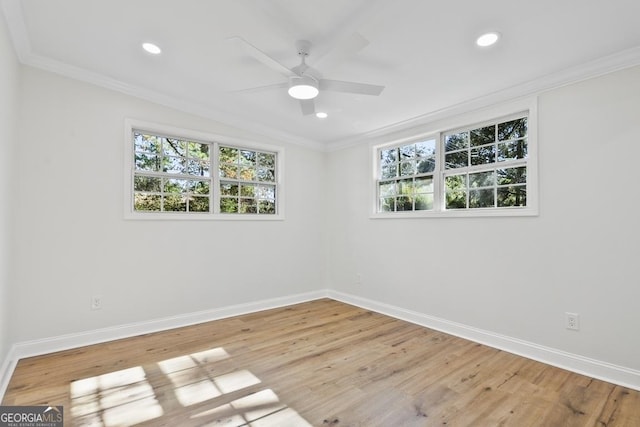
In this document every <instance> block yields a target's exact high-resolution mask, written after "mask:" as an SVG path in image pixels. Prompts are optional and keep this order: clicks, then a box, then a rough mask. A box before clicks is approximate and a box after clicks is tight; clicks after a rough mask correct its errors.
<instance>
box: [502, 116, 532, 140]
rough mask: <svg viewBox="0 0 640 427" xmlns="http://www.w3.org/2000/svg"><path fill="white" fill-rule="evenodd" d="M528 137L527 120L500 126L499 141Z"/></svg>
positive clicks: (514, 121)
mask: <svg viewBox="0 0 640 427" xmlns="http://www.w3.org/2000/svg"><path fill="white" fill-rule="evenodd" d="M525 136H527V118H526V117H523V118H521V119H517V120H512V121H510V122H504V123H500V124H498V141H505V140H507V139H516V138H523V137H525Z"/></svg>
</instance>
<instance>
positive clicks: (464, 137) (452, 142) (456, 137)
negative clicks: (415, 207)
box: [444, 132, 469, 151]
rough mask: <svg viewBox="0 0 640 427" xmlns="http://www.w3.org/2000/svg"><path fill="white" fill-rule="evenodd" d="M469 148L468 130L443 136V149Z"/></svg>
mask: <svg viewBox="0 0 640 427" xmlns="http://www.w3.org/2000/svg"><path fill="white" fill-rule="evenodd" d="M463 148H469V132H461V133H456V134H453V135H446V136H445V137H444V151H453V150H461V149H463Z"/></svg>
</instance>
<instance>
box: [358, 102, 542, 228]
mask: <svg viewBox="0 0 640 427" xmlns="http://www.w3.org/2000/svg"><path fill="white" fill-rule="evenodd" d="M519 114H527V116H528V119H527V120H528V124H527V145H528V157H527V160H526V164H527V206H526V207H517V208H510V207H503V208H477V209H450V210H445V209H444V188H443V185H444V176H445V175H446V174H451V170H450V169H444V168H443V167H442V164H443V162H444V150H443V148H442V136H443V135H444V133H451V132H455V131H456V130H467V129H469V127H475V126H476V125H478V127H481V126H482V125H483V124H491V123H495V122H497V121H502V119H503V118H505V119H508V118H510V117H515V116H517V115H519ZM402 134H403V137H400V138H395V139H394V138H393V135H391V138H390V139H391V140H389V139H387V141H386V142H378V143H375V142H373V143H371V144H370V152H371V162H370V168H371V169H370V176H371V191H370V200H371V204H370V215H369V218H371V219H390V218H394V219H401V218H470V217H522V216H538V215H539V208H538V108H537V97H527V98H522V99H519V100H515V101H511V102H508V103H503V104H500V105H494V106H491V107H487V108H484V109H481V110H476V111H472V112H468V113H464V114H459V115H456V116H452V117H448V118H444V119H441V120H437V121H435V122H433V123H431V124H429V125H424V126H418V127H415V128H413V130H406V131H404V132H402ZM407 135H409V136H407ZM426 139H435V140H436V171H435V173H434V180H433V181H434V208H433V210H430V211H396V212H378V203H379V201H378V167H379V163H378V162H379V159H378V153H379V150H381V149H384V148H390V147H393V146H400V145H403V144H410V143H411V142H417V141H421V140H426Z"/></svg>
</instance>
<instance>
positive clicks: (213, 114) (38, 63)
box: [0, 0, 640, 152]
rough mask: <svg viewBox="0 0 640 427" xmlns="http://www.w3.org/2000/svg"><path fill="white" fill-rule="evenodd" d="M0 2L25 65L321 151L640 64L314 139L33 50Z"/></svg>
mask: <svg viewBox="0 0 640 427" xmlns="http://www.w3.org/2000/svg"><path fill="white" fill-rule="evenodd" d="M0 8H1V9H2V11H3V13H4V16H5V19H6V21H7V26H8V28H9V33H10V37H11V41H12V43H13V46H14V49H15V51H16V54H17V56H18V60H19V61H20V62H21V63H22V64H24V65H28V66H31V67H34V68H39V69H42V70H45V71H49V72H53V73H56V74H59V75H62V76H65V77H69V78H72V79H76V80H79V81H83V82H86V83H90V84H94V85H96V86H100V87H103V88H106V89H111V90H114V91H118V92H121V93H124V94H126V95H130V96H133V97H136V98H140V99H143V100H146V101H150V102H153V103H156V104H159V105H163V106H166V107H170V108H173V109H176V110H179V111H183V112H186V113H189V114H193V115H196V116H199V117H203V118H206V119H209V120H214V121H217V122H219V123H222V124H225V125H229V126H232V127H235V128H238V129H242V130H245V131H249V132H253V133H257V134H261V135H264V136H267V137H269V138H273V139H275V140H278V141H282V142H287V143H290V144H293V145H299V146H304V147H307V148H310V149H313V150H317V151H326V152H331V151H337V150H341V149H344V148H348V147H352V146H355V145H360V144H366V143H369V142H370V141H371V140H372V139H378V138H384V137H386V136H391V135H392V134H393V133H395V132H400V131H407V130H410V129H412V128H419V127H420V126H424V125H426V124H429V123H432V122H435V121H438V120H442V119H447V118H451V117H455V116H457V115H459V114H464V113H468V112H471V111H475V110H479V109H482V108H486V107H488V106H491V105H495V104H499V103H503V102H507V101H511V100H514V99H518V98H522V97H525V96H532V95H537V94H540V93H542V92H545V91H548V90H551V89H555V88H558V87H561V86H566V85H569V84H573V83H576V82H579V81H582V80H587V79H590V78H594V77H598V76H601V75H604V74H608V73H611V72H614V71H618V70H622V69H625V68H630V67H633V66H637V65H640V46H637V47H633V48H630V49H627V50H623V51H620V52H617V53H614V54H612V55H608V56H605V57H602V58H598V59H596V60H592V61H589V62H586V63H584V64H581V65H578V66H575V67H570V68H566V69H564V70H560V71H558V72H554V73H550V74H547V75H545V76H542V77H540V78H537V79H534V80H530V81H527V82H524V83H521V84H517V85H514V86H511V87H508V88H506V89H501V90H498V91H495V92H492V93H488V94H486V95H483V96H481V97H477V98H473V99H469V100H465V101H463V102H460V103H458V104H455V105H451V106H448V107H445V108H442V109H439V110H434V111H430V112H427V113H425V114H422V115H419V116H417V117H413V118H410V119H408V120H403V121H401V122H397V123H393V124H391V125H388V126H384V127H381V128H378V129H374V130H372V131H368V132H365V133H362V134H360V135H357V136H354V137H348V138H341V139H336V140H334V141H330V142H319V141H316V140H312V139H308V138H303V137H300V136H297V135H294V134H291V133H289V132H286V131H283V130H280V129H275V128H273V127H270V126H267V125H264V124H260V123H256V122H253V121H247V120H246V119H243V118H241V117H239V116H237V115H235V114H232V113H228V112H224V111H221V110H219V109H216V108H213V107H211V106H206V105H203V104H201V103H198V102H194V101H190V100H185V99H181V98H179V97H175V96H170V95H166V94H162V93H160V92H157V91H154V90H151V89H147V88H143V87H139V86H136V85H131V84H127V83H124V82H122V81H119V80H117V79H113V78H110V77H107V76H104V75H101V74H99V73H95V72H92V71H89V70H86V69H83V68H79V67H75V66H72V65H69V64H65V63H62V62H59V61H56V60H53V59H51V58H47V57H44V56H40V55H37V54H34V53H33V51H32V48H31V43H30V40H29V35H28V32H27V29H26V26H25V24H24V16H23V13H22V5H21V3H20V0H0Z"/></svg>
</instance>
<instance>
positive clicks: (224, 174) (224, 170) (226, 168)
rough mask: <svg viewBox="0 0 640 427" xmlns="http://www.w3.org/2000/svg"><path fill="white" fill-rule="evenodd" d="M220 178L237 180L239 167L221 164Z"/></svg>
mask: <svg viewBox="0 0 640 427" xmlns="http://www.w3.org/2000/svg"><path fill="white" fill-rule="evenodd" d="M220 177H221V178H237V177H238V167H237V166H235V165H230V164H222V163H221V164H220Z"/></svg>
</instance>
